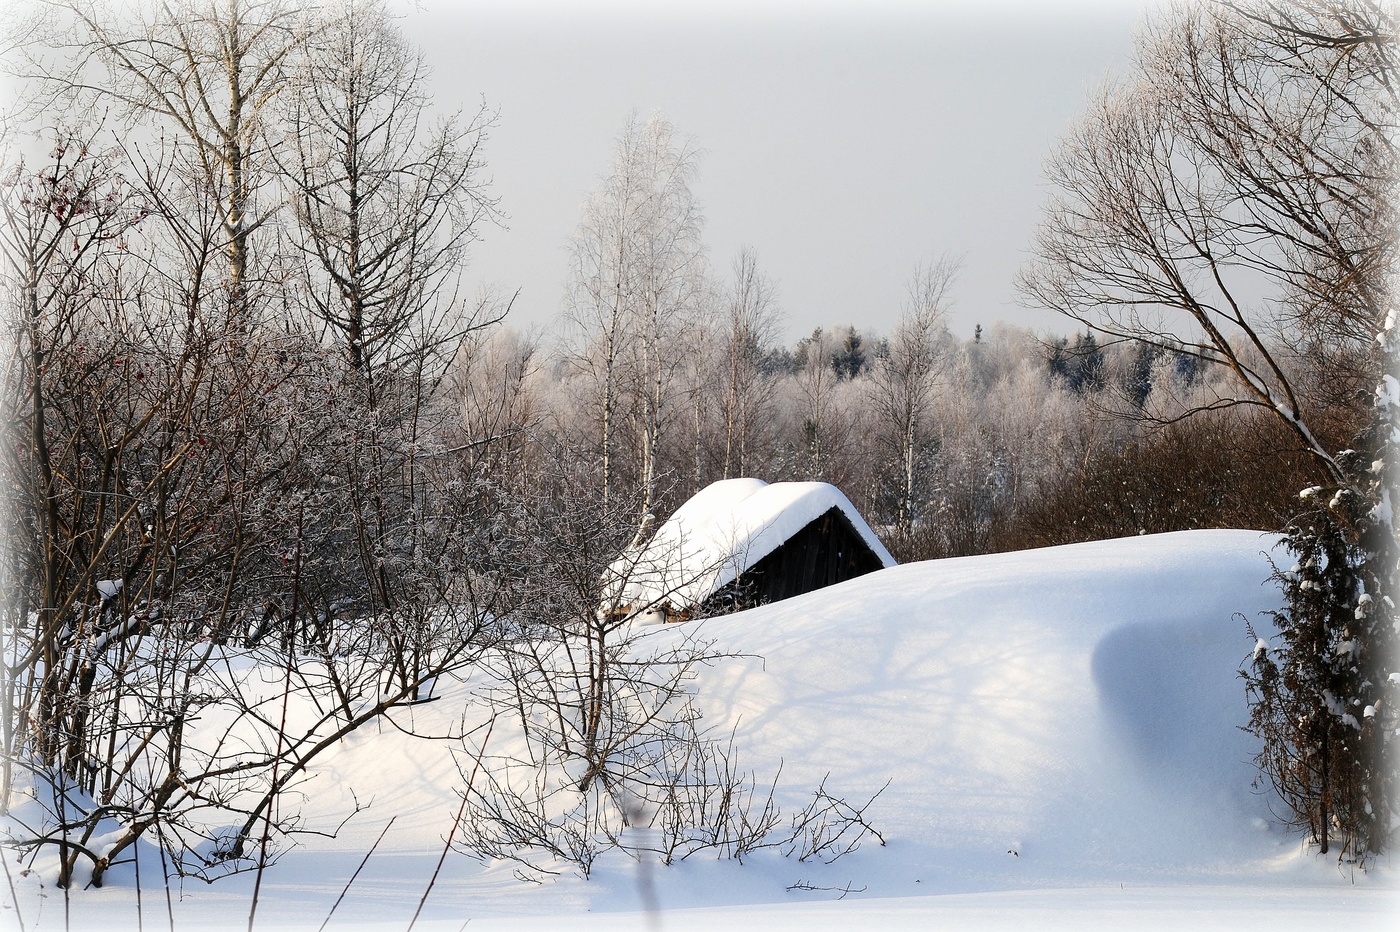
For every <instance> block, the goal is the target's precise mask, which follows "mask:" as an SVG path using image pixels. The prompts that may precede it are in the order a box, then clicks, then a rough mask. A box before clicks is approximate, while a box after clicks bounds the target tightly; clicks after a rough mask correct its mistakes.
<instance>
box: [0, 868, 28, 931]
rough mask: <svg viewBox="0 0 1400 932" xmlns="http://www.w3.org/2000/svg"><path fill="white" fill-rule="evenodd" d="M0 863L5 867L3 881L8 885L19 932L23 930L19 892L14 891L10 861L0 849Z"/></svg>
mask: <svg viewBox="0 0 1400 932" xmlns="http://www.w3.org/2000/svg"><path fill="white" fill-rule="evenodd" d="M0 865H4V867H5V881H6V882H7V883H8V884H9V885H10V899H11V900H12V901H14V904H15V923H16V924H18V925H19V932H24V917H23V916H21V915H20V914H19V894H18V893H16V892H15V878H14V877H13V876H12V875H11V874H10V862H9V859H8V858H6V857H5V852H3V851H0Z"/></svg>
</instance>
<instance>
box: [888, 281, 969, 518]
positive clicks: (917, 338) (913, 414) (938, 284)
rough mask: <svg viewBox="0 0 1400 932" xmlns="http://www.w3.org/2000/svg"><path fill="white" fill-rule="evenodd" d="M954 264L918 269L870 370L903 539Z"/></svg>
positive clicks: (913, 501)
mask: <svg viewBox="0 0 1400 932" xmlns="http://www.w3.org/2000/svg"><path fill="white" fill-rule="evenodd" d="M959 265H960V263H959V261H958V260H956V259H950V258H948V257H946V256H944V257H941V258H939V259H937V260H934V261H932V262H930V263H927V264H925V263H920V264H919V265H918V266H917V267H916V268H915V270H914V275H913V277H912V278H911V279H910V280H909V288H908V290H909V296H908V299H907V301H906V302H905V305H904V313H903V315H902V316H901V317H900V319H899V323H898V324H896V325H895V331H894V336H892V337H891V338H890V341H889V344H888V345H889V352H888V354H887V355H886V356H885V357H884V358H883V359H881V360H880V361H879V362H878V363H877V364H876V366H875V370H874V373H873V377H874V389H875V390H874V401H875V405H876V410H877V412H878V415H879V417H880V419H881V420H882V421H883V422H884V424H885V426H886V428H887V430H888V432H889V434H888V436H889V446H890V447H891V448H892V450H893V451H894V452H897V454H898V462H899V466H900V489H899V499H898V508H897V512H896V514H897V516H896V522H895V525H896V527H897V529H898V530H899V532H900V533H902V534H908V533H909V531H910V529H911V528H912V527H913V522H914V520H915V519H916V517H917V516H916V514H915V510H916V494H915V493H916V482H917V479H918V473H919V469H918V465H919V463H918V461H919V458H920V454H921V452H923V448H924V446H925V443H926V438H925V436H924V433H925V430H926V427H927V423H926V422H927V419H928V416H929V411H930V407H931V403H932V400H933V394H934V391H935V384H934V377H935V373H936V370H937V366H938V357H939V354H940V352H941V350H942V348H943V346H942V344H943V343H944V342H945V338H946V334H947V324H946V323H945V321H946V319H947V315H948V300H949V299H948V290H949V288H950V287H951V286H952V283H953V280H954V279H955V278H956V277H957V273H958V268H959Z"/></svg>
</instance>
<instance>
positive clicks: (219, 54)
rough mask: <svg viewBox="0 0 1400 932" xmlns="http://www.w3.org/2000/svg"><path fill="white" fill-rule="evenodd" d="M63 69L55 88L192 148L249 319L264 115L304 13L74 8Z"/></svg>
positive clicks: (237, 297) (264, 7)
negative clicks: (109, 107) (112, 107)
mask: <svg viewBox="0 0 1400 932" xmlns="http://www.w3.org/2000/svg"><path fill="white" fill-rule="evenodd" d="M69 10H70V11H71V13H72V16H73V20H74V35H73V37H72V38H71V40H70V41H71V44H72V50H73V51H74V52H75V53H76V54H75V56H74V58H73V61H72V67H71V69H70V70H65V71H63V72H62V73H59V74H56V75H53V76H52V78H54V79H56V80H57V83H58V84H60V85H63V86H65V87H66V88H67V89H68V90H70V91H74V92H77V93H79V95H80V96H85V97H88V98H89V99H93V98H95V99H96V101H97V102H98V105H99V106H105V105H106V104H108V103H116V104H117V105H118V106H119V107H120V108H121V109H122V110H123V111H124V112H125V114H126V115H128V116H129V117H130V119H131V121H132V122H133V124H135V123H144V122H145V121H147V120H149V119H151V118H154V126H153V128H154V129H155V130H156V131H157V133H159V132H161V131H162V130H168V131H169V132H170V133H171V141H172V142H173V143H175V144H178V145H181V146H187V147H189V149H190V152H191V156H190V159H189V161H190V162H191V163H192V164H193V165H195V166H197V167H198V170H199V172H200V175H201V177H202V180H203V182H204V184H205V185H206V186H207V191H208V192H209V193H211V194H212V195H213V196H212V202H213V204H214V205H215V207H216V209H217V214H218V220H219V224H220V227H221V230H222V241H223V242H222V248H223V250H224V253H225V257H226V260H227V267H226V273H225V274H226V276H227V281H228V292H227V293H228V307H229V313H230V315H231V316H232V317H235V318H241V317H244V316H245V315H246V314H247V313H248V312H249V308H250V307H251V306H252V305H251V304H250V296H249V293H248V291H249V286H250V283H251V282H250V279H249V275H250V273H251V270H252V267H251V263H252V262H253V258H254V252H253V239H254V234H255V233H256V232H257V231H258V230H259V228H261V227H262V226H263V225H264V224H265V223H266V222H267V221H268V219H269V218H270V216H271V214H272V212H273V211H275V209H276V205H274V204H260V203H259V201H258V197H257V195H258V193H259V191H260V190H261V189H262V188H263V187H264V186H265V185H266V184H267V183H268V181H269V180H270V172H269V171H268V168H269V167H270V158H269V155H270V151H271V149H272V147H273V145H274V142H275V140H274V139H273V138H272V134H271V132H270V130H271V127H270V126H269V121H268V119H267V109H268V107H269V105H270V104H271V103H272V102H273V100H274V99H275V98H276V97H277V96H278V95H279V94H280V93H281V92H282V91H283V89H284V88H285V84H286V66H287V62H288V58H289V56H290V55H291V54H292V51H293V49H295V48H296V47H297V45H298V44H299V43H300V42H301V41H302V39H303V38H304V32H303V28H302V27H303V14H302V9H301V8H300V7H297V6H294V5H292V4H290V3H287V2H283V0H202V2H201V0H182V2H176V3H174V4H173V5H172V4H162V5H160V6H159V7H154V8H141V7H138V8H136V9H127V10H122V11H120V13H116V12H113V11H107V10H104V9H102V8H101V7H95V6H93V5H91V4H87V3H73V4H71V5H70V6H69Z"/></svg>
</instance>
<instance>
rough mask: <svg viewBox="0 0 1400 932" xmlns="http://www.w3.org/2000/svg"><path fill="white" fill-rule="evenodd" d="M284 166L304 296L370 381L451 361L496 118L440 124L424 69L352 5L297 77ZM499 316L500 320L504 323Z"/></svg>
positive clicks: (369, 7) (371, 8)
mask: <svg viewBox="0 0 1400 932" xmlns="http://www.w3.org/2000/svg"><path fill="white" fill-rule="evenodd" d="M288 70H289V72H290V73H291V77H292V80H291V82H290V87H289V88H288V90H287V92H286V94H285V95H284V96H285V97H286V102H287V105H286V110H285V113H286V126H287V131H286V134H287V137H288V146H287V149H288V151H287V153H286V154H285V156H284V158H283V162H284V168H285V172H286V176H287V178H286V180H287V182H288V185H289V188H290V199H291V201H292V203H293V207H294V213H295V216H296V221H297V223H296V226H295V230H296V245H297V247H298V248H299V249H300V250H301V251H302V253H303V255H304V259H305V261H304V264H303V270H304V276H305V285H306V289H305V292H306V297H307V300H308V302H309V305H310V309H311V312H312V314H313V315H314V318H315V319H316V320H317V321H319V322H320V323H321V324H323V325H324V326H326V327H328V328H329V329H330V331H331V333H332V335H333V336H334V337H335V339H336V340H337V342H339V343H340V344H341V345H342V346H343V347H344V349H345V352H346V353H347V354H348V356H349V359H350V362H351V365H352V366H353V367H354V368H355V369H356V370H358V371H359V372H361V373H362V375H363V376H364V378H365V379H366V381H367V382H368V383H369V384H370V392H371V397H373V379H374V374H375V372H376V371H377V370H379V369H384V370H395V369H404V368H408V369H410V370H413V369H415V368H420V367H421V366H422V365H423V363H424V359H423V357H424V356H425V354H426V355H427V356H428V357H429V358H430V359H431V358H432V357H433V356H434V355H436V356H437V357H439V358H442V359H451V357H452V355H453V353H454V352H455V350H456V346H457V344H458V343H459V342H460V341H461V338H462V335H463V333H464V332H465V331H466V329H469V328H472V327H477V326H482V325H484V323H485V322H486V321H484V320H479V319H476V317H475V316H474V315H471V314H464V313H463V309H462V306H461V301H460V297H459V294H458V290H459V285H460V277H461V273H462V269H463V266H464V263H465V259H466V249H467V247H468V246H469V245H470V244H471V243H472V242H473V241H475V240H476V239H478V238H479V236H480V228H481V226H482V225H483V224H484V223H487V222H490V221H492V220H495V219H497V218H498V216H499V213H498V210H497V202H496V199H495V198H494V197H492V196H491V195H490V194H489V192H488V189H487V185H486V182H485V181H484V179H483V178H482V171H483V169H484V164H483V162H482V160H481V147H482V145H483V144H484V142H485V141H486V138H487V132H488V130H489V129H490V127H491V125H492V123H493V122H494V120H495V115H494V114H493V113H491V112H490V111H488V110H486V109H485V107H484V106H483V107H482V108H480V109H479V110H477V112H476V113H475V114H474V115H473V116H472V117H471V118H470V119H468V120H466V121H465V122H461V121H459V120H458V119H456V118H452V119H447V120H443V121H440V122H436V123H434V122H432V121H430V119H429V115H428V114H429V104H430V101H429V98H428V95H427V92H426V90H425V88H424V80H425V78H426V74H427V72H426V66H425V65H424V63H423V60H422V56H421V54H420V53H417V52H415V51H414V50H412V49H411V48H410V47H409V46H408V44H407V43H406V42H405V40H404V39H403V37H402V36H401V35H400V34H399V33H398V30H397V29H396V27H395V26H394V24H393V22H392V20H391V18H390V16H389V13H388V11H387V10H386V9H385V7H384V5H383V4H382V3H381V2H378V0H348V2H346V3H344V4H343V5H342V6H341V7H339V8H338V9H336V10H334V11H333V12H332V14H331V15H330V16H329V17H328V19H326V20H325V21H324V22H322V23H321V24H320V26H319V28H318V29H317V30H316V33H315V36H314V37H312V38H311V39H309V40H308V42H307V43H306V48H305V50H304V52H303V53H302V54H301V55H299V56H297V58H296V60H295V67H293V68H289V69H288ZM499 316H500V315H499V314H498V313H497V314H493V315H492V317H493V318H495V319H498V318H499Z"/></svg>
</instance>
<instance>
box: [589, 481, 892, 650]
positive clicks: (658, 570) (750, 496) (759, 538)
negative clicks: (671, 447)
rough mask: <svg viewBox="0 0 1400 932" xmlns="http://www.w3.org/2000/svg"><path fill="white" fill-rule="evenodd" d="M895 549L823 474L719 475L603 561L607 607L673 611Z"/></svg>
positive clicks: (684, 614)
mask: <svg viewBox="0 0 1400 932" xmlns="http://www.w3.org/2000/svg"><path fill="white" fill-rule="evenodd" d="M894 565H895V561H894V558H893V557H891V556H890V553H889V551H888V550H886V549H885V546H884V545H883V544H881V543H880V540H879V538H877V537H876V536H875V532H874V531H872V530H871V529H870V526H869V525H868V524H866V523H865V519H863V518H862V517H861V516H860V513H859V512H857V511H856V509H855V506H854V505H852V504H851V502H850V500H849V499H848V498H846V496H845V495H843V494H842V493H841V491H840V490H839V489H837V488H836V487H835V486H834V485H831V484H829V483H826V482H775V483H773V484H772V485H770V484H768V483H767V482H764V481H763V480H762V479H725V480H722V481H719V482H715V483H712V484H711V485H708V486H706V487H705V488H703V489H701V490H700V491H699V492H697V493H696V494H695V495H694V496H693V497H692V498H691V499H690V500H689V501H687V502H686V503H685V504H684V505H682V506H681V507H680V508H678V509H677V510H676V513H675V514H673V515H672V516H671V518H670V520H668V521H667V522H666V523H665V524H663V525H662V526H661V527H660V528H658V529H657V531H656V533H655V534H654V535H652V537H651V539H650V540H649V541H648V542H646V543H645V544H642V545H640V546H637V547H634V548H631V549H629V550H628V551H627V552H626V553H624V554H622V556H620V557H619V558H618V559H617V560H616V561H614V563H613V564H612V567H611V568H610V570H609V574H608V576H609V580H610V583H609V585H608V586H607V591H608V598H607V600H606V601H605V603H604V606H603V611H604V613H605V614H606V615H609V616H612V617H616V618H622V617H632V618H635V619H636V620H638V621H647V622H659V621H680V620H684V619H686V618H690V617H692V616H695V615H702V614H703V615H710V614H718V613H721V612H725V611H735V610H737V609H740V608H749V607H751V606H754V605H760V604H763V603H767V602H777V601H779V600H781V599H786V598H791V597H792V596H795V595H801V594H802V593H804V592H811V591H812V590H814V589H820V588H822V587H823V586H829V585H831V584H833V583H838V582H842V581H843V580H847V579H852V578H854V577H856V576H861V575H864V574H865V573H869V572H872V571H874V570H878V569H882V568H884V567H887V566H894Z"/></svg>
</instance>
